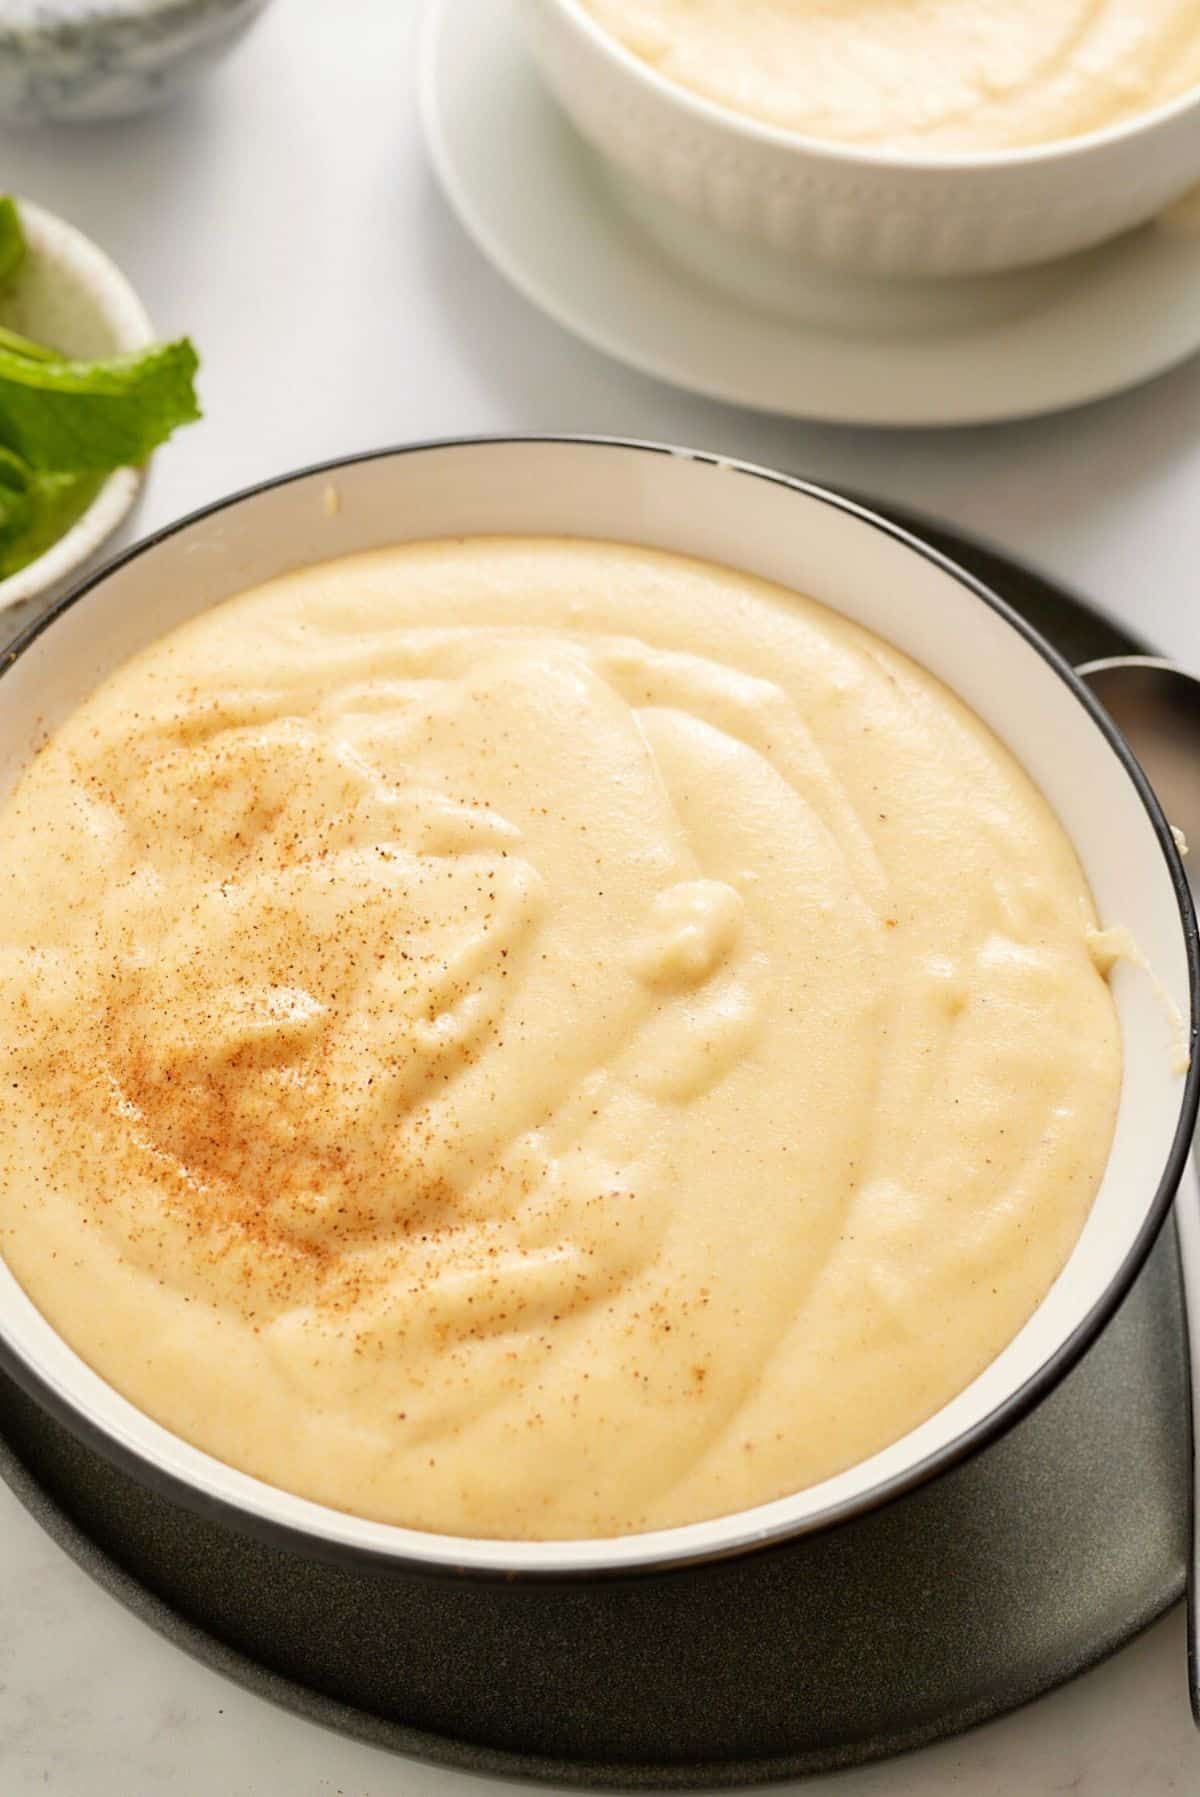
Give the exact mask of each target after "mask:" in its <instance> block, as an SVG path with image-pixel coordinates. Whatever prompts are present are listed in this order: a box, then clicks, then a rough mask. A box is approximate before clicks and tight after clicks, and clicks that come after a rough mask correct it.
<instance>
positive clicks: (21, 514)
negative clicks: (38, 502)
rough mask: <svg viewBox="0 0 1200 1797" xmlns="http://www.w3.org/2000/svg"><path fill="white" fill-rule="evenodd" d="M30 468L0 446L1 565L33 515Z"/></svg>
mask: <svg viewBox="0 0 1200 1797" xmlns="http://www.w3.org/2000/svg"><path fill="white" fill-rule="evenodd" d="M32 482H33V471H32V469H31V468H30V467H29V465H28V464H27V463H26V462H23V461H22V460H21V458H20V456H15V455H13V454H12V453H11V451H9V450H7V449H0V565H2V564H3V562H4V560H5V559H6V552H7V550H8V548H9V546H10V544H11V543H12V542H13V541H14V540H15V539H16V538H18V537H20V536H21V534H22V533H23V532H24V531H25V530H26V529H27V528H28V526H29V524H30V522H31V521H32V516H33V506H32V502H31V500H30V497H29V489H30V486H31V484H32Z"/></svg>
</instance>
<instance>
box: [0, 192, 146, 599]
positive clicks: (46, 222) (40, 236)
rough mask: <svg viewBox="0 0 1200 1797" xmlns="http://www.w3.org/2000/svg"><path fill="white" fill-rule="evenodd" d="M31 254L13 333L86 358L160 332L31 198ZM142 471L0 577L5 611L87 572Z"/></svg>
mask: <svg viewBox="0 0 1200 1797" xmlns="http://www.w3.org/2000/svg"><path fill="white" fill-rule="evenodd" d="M20 208H21V222H22V224H23V226H24V229H25V238H26V242H27V245H28V257H27V261H26V264H25V266H24V267H23V268H22V269H21V271H20V273H19V275H18V277H17V280H16V283H15V287H14V292H13V294H12V296H11V298H10V296H9V295H8V294H7V293H6V295H5V308H4V312H5V319H6V322H8V323H9V324H10V325H11V327H12V328H13V329H14V330H18V331H20V332H22V334H23V335H24V336H27V337H33V338H34V339H35V340H37V341H39V342H43V343H50V344H53V345H54V347H55V348H56V349H61V350H64V351H65V352H66V353H67V354H68V355H71V356H78V357H80V358H82V359H85V360H87V359H90V358H92V357H100V356H113V355H123V354H126V353H128V352H130V351H133V350H139V349H143V348H145V346H146V345H147V344H148V343H150V342H152V341H153V338H154V330H153V327H152V325H151V323H150V319H149V317H148V316H147V313H146V308H145V307H144V306H143V305H142V302H141V300H140V299H139V298H138V296H137V294H136V293H135V292H134V291H133V288H132V287H131V286H130V285H129V282H128V281H127V280H126V279H125V276H124V275H123V274H122V273H121V271H120V269H119V268H118V267H117V266H116V264H115V263H114V262H112V261H110V260H109V258H108V257H107V256H106V255H105V254H104V252H103V250H101V249H99V248H98V247H97V245H96V244H94V243H93V242H92V241H91V239H90V238H88V237H85V236H84V235H83V233H82V232H81V231H77V230H76V229H75V227H74V225H69V224H67V223H66V222H65V220H63V219H61V218H56V217H55V216H54V214H53V213H50V212H45V211H43V209H42V208H41V207H40V206H35V205H34V204H33V203H32V202H31V201H29V200H22V201H21V202H20ZM141 481H142V476H141V473H140V471H139V470H137V469H135V468H118V469H116V470H115V471H114V472H113V473H112V474H110V475H109V476H108V478H107V480H106V481H105V482H104V484H103V486H102V487H101V488H100V490H99V492H98V493H97V494H96V497H95V498H94V499H93V501H92V503H91V505H90V506H88V508H87V510H86V511H85V512H83V513H82V514H81V515H80V516H79V517H78V518H77V519H76V520H75V522H74V524H73V525H72V526H71V528H70V530H68V531H65V532H64V534H63V535H62V536H61V537H59V539H58V541H57V542H56V543H52V544H51V546H50V548H49V549H47V551H46V553H45V554H44V555H40V556H38V558H37V560H36V561H32V562H30V563H29V565H28V566H27V567H24V568H19V569H18V570H17V572H16V573H15V574H12V575H10V576H9V578H8V579H7V580H0V611H4V610H6V609H7V608H8V607H9V606H12V605H19V604H20V603H21V601H22V600H26V599H32V598H34V597H36V596H37V595H39V594H50V593H52V592H53V591H54V589H55V588H56V587H57V586H59V585H60V584H61V583H62V582H63V581H65V580H67V579H68V578H69V576H70V575H72V574H74V573H76V572H77V571H78V570H79V569H80V568H82V567H83V565H84V563H85V562H86V561H87V559H88V557H89V556H91V555H94V554H95V552H96V550H97V549H99V547H100V545H101V544H102V543H103V542H105V541H106V540H107V539H108V538H109V537H110V536H111V535H112V533H113V531H115V530H116V528H117V526H118V525H119V524H120V523H121V521H122V520H123V519H124V518H125V517H126V516H127V514H128V513H129V511H130V509H131V507H132V506H133V503H134V501H135V500H136V498H137V495H138V489H139V487H140V486H141Z"/></svg>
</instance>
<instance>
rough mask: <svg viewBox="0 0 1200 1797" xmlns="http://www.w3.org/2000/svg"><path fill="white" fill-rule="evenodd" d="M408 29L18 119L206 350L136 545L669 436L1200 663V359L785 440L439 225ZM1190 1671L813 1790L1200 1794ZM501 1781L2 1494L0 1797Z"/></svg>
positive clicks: (448, 1793)
mask: <svg viewBox="0 0 1200 1797" xmlns="http://www.w3.org/2000/svg"><path fill="white" fill-rule="evenodd" d="M502 3H503V0H497V4H502ZM415 11H416V0H337V3H336V4H332V3H331V0H276V3H275V5H274V6H273V8H272V9H271V10H270V11H269V13H268V16H267V18H266V19H265V21H264V22H263V24H262V25H261V26H260V27H259V28H258V30H257V31H256V33H255V34H254V36H253V37H252V38H251V39H250V41H249V42H248V43H247V45H246V46H245V47H244V49H242V50H241V51H240V52H239V53H238V54H237V55H236V56H235V57H234V58H233V59H232V60H231V61H230V62H229V63H228V64H227V65H225V66H224V67H223V68H222V69H221V70H220V71H219V72H218V73H217V75H216V76H215V77H214V78H213V79H212V80H211V81H210V82H209V83H208V84H207V85H206V86H205V87H204V88H203V89H202V90H201V91H199V92H198V93H197V94H196V95H195V96H193V97H191V98H189V99H188V100H186V101H184V102H181V103H179V104H178V105H177V106H176V107H175V108H174V110H172V111H171V112H169V113H167V114H165V115H163V116H162V117H158V118H152V119H147V120H141V121H132V122H130V123H127V124H120V125H116V126H111V127H103V128H101V127H93V128H88V129H79V128H77V129H74V130H66V129H63V130H60V131H57V132H54V133H50V132H45V133H28V132H26V133H22V134H20V135H18V134H16V133H11V134H7V133H4V132H2V131H0V191H2V190H6V189H8V188H13V189H15V190H16V191H18V192H22V193H25V194H27V195H28V196H29V197H30V198H32V199H36V200H39V201H41V202H42V203H43V204H44V205H46V206H48V207H50V208H51V209H52V210H54V211H57V212H61V213H62V214H64V215H65V216H66V217H68V218H70V219H72V220H73V221H74V222H76V223H78V224H79V225H81V226H82V227H83V229H84V230H86V231H87V232H89V234H91V235H93V236H94V237H96V238H97V239H98V240H99V241H100V243H101V244H103V245H104V246H105V248H107V249H108V250H109V251H110V252H111V253H112V254H113V256H114V257H115V258H116V260H117V261H118V262H119V263H120V264H121V265H122V266H123V267H124V268H125V269H126V271H127V272H128V273H129V274H130V276H131V277H132V279H133V281H134V283H135V285H137V286H138V287H139V289H140V291H141V292H142V294H143V296H144V298H145V300H146V302H147V304H148V305H149V308H150V310H151V313H152V315H153V316H154V318H155V321H156V323H157V325H158V327H159V328H160V330H161V331H162V333H163V334H173V333H175V332H178V331H183V330H187V331H189V332H191V334H192V335H193V336H194V337H195V339H196V342H197V344H198V345H199V348H200V350H201V354H202V357H203V364H204V366H203V382H202V391H203V400H204V405H205V411H206V418H205V421H204V423H203V424H201V425H199V426H197V427H194V428H193V429H192V430H190V431H188V432H187V433H186V434H185V435H183V436H181V437H180V438H179V440H178V441H177V443H175V444H173V445H172V446H171V447H170V448H169V449H167V450H166V451H165V452H164V453H163V454H162V455H161V456H160V457H159V459H158V462H157V464H156V466H155V469H154V473H153V477H152V480H151V484H150V490H149V494H148V497H147V500H146V504H145V506H144V508H143V510H142V512H141V514H140V518H139V520H138V527H139V529H140V528H145V529H149V528H151V527H153V526H156V525H158V524H160V523H163V522H164V521H166V520H167V519H169V518H171V517H173V516H175V515H177V514H178V513H180V512H182V511H185V510H187V509H189V508H190V507H192V506H195V505H197V504H199V503H201V502H202V501H205V500H208V499H212V498H215V497H216V496H218V495H219V494H222V493H225V492H228V491H229V490H230V489H232V488H235V487H239V486H242V485H244V484H246V483H247V482H250V481H253V480H256V479H258V478H260V477H263V476H267V475H271V474H275V473H277V472H279V471H280V470H283V469H286V468H289V467H293V466H296V465H298V464H300V463H304V462H307V461H311V460H315V459H318V458H320V457H323V456H328V455H336V454H339V453H343V452H348V451H353V450H359V449H366V448H372V447H376V446H379V445H381V444H386V443H394V442H399V441H402V440H405V439H411V438H417V437H423V436H443V435H449V434H454V433H456V432H475V431H504V430H579V431H600V432H612V433H617V434H627V435H633V436H648V437H663V438H671V439H674V440H677V441H680V442H688V443H692V444H696V445H701V446H704V447H707V448H713V449H718V450H721V451H723V452H725V453H728V454H735V455H742V456H746V457H749V458H751V459H753V460H757V461H763V462H769V463H772V464H775V465H777V466H780V467H786V468H790V469H793V470H796V471H798V472H802V473H805V474H809V475H813V476H816V477H818V478H820V479H822V480H826V481H829V482H831V483H833V484H837V483H838V482H845V483H852V484H854V485H855V486H858V487H861V488H865V489H868V490H873V491H874V492H876V493H878V494H880V495H881V496H886V497H889V498H891V499H894V500H897V501H901V502H905V503H908V504H911V505H914V506H918V507H920V508H923V509H926V510H928V511H933V512H938V513H941V514H942V515H943V516H945V517H946V518H948V519H951V520H952V521H954V522H955V523H957V524H959V525H961V526H963V527H966V528H968V529H970V530H973V531H975V532H976V533H978V534H981V535H984V536H987V537H991V538H993V539H995V540H996V541H997V542H998V543H1000V544H1001V545H1002V546H1004V547H1005V548H1007V549H1009V550H1011V551H1014V552H1016V553H1018V554H1019V555H1021V556H1023V557H1025V558H1026V559H1027V560H1029V561H1031V562H1033V563H1035V564H1037V565H1039V566H1041V567H1042V568H1044V569H1047V570H1049V571H1050V572H1052V573H1054V574H1056V575H1057V576H1059V577H1060V578H1061V579H1062V580H1064V581H1065V582H1067V583H1068V584H1070V585H1072V586H1075V587H1076V588H1078V589H1080V590H1081V591H1083V592H1084V593H1086V594H1087V595H1088V596H1089V597H1091V598H1092V599H1093V600H1094V601H1096V602H1098V603H1099V604H1101V605H1103V606H1105V607H1107V608H1108V609H1110V610H1112V611H1113V612H1115V613H1118V614H1120V615H1121V616H1123V617H1126V618H1128V619H1129V620H1130V621H1131V622H1135V623H1136V624H1137V626H1138V627H1139V628H1140V629H1141V630H1142V631H1143V632H1144V633H1145V634H1147V635H1148V636H1149V637H1151V638H1152V639H1154V640H1155V641H1156V642H1157V643H1158V644H1159V645H1161V646H1162V647H1163V648H1164V649H1165V650H1166V651H1168V652H1170V653H1172V654H1174V655H1175V656H1177V657H1178V658H1180V659H1181V660H1183V661H1185V662H1188V663H1191V664H1192V665H1193V666H1195V667H1197V668H1198V669H1200V609H1198V606H1197V589H1198V587H1200V581H1198V578H1197V570H1198V568H1200V363H1196V364H1193V365H1191V366H1189V367H1187V368H1185V369H1183V370H1181V371H1180V372H1178V373H1176V374H1173V375H1169V376H1167V377H1165V378H1164V379H1162V380H1159V381H1157V382H1155V383H1154V384H1153V385H1151V386H1149V387H1146V388H1143V389H1142V390H1141V391H1140V392H1138V393H1136V394H1133V395H1130V396H1128V397H1126V398H1124V399H1119V400H1113V401H1109V402H1106V403H1104V404H1101V405H1098V406H1094V407H1092V408H1090V409H1088V410H1085V411H1082V412H1078V413H1074V414H1071V415H1069V416H1065V417H1061V418H1057V419H1049V420H1046V421H1044V422H1041V423H1036V424H1022V425H1018V426H1009V427H1003V428H991V429H987V430H982V431H975V432H965V431H959V432H952V433H932V434H920V435H916V434H914V435H904V434H894V433H892V434H889V433H881V432H862V431H847V430H841V429H818V428H813V427H811V426H806V425H803V424H791V423H788V422H786V421H780V420H766V419H762V418H759V417H756V416H754V415H752V414H749V413H740V412H738V411H735V410H732V409H730V408H727V407H723V406H718V405H715V404H711V403H709V402H706V401H702V400H697V399H692V398H689V397H688V396H686V395H684V394H680V393H677V392H675V391H673V390H671V389H669V388H666V387H662V386H659V385H657V384H655V383H654V382H652V381H649V380H647V379H644V378H642V377H640V376H637V375H634V374H630V373H628V372H626V371H625V370H623V369H621V368H619V367H617V366H616V365H614V364H613V363H610V362H608V361H606V360H605V359H604V358H603V357H601V356H599V355H597V354H596V353H594V352H592V351H590V350H588V349H585V348H583V347H581V346H580V345H578V344H576V343H575V342H573V341H572V340H571V339H570V338H568V337H567V336H565V335H564V334H563V333H562V332H561V331H559V330H558V329H557V328H556V327H555V326H553V325H551V324H549V323H547V322H546V321H544V320H543V319H542V318H541V317H539V316H538V315H537V314H536V313H535V312H533V311H532V310H531V309H530V308H529V307H528V306H527V305H526V304H525V303H524V302H523V301H522V300H520V299H518V298H517V297H516V296H515V295H513V294H512V293H510V292H509V290H508V289H507V288H506V287H505V286H504V284H503V283H502V282H501V281H500V280H499V278H498V277H496V276H495V275H493V274H492V272H491V271H490V269H489V268H488V267H487V266H486V265H485V264H484V263H483V262H482V260H481V259H480V257H479V256H478V255H477V254H476V252H475V251H474V250H473V249H472V248H471V246H470V245H469V244H468V243H467V242H466V240H465V239H464V238H463V236H462V234H461V233H460V232H459V230H458V228H457V226H456V225H455V224H454V223H453V222H452V220H451V219H450V218H449V217H448V216H447V213H446V210H445V208H444V206H443V204H442V202H441V199H440V196H439V194H438V192H437V191H436V189H435V187H434V184H433V181H432V178H431V176H430V174H429V172H428V169H427V166H426V163H425V159H424V155H423V151H422V146H421V142H420V135H419V130H418V122H417V112H416V104H415V96H414V81H415V55H414V29H413V28H414V13H415ZM498 153H502V148H501V149H499V150H498ZM1123 325H1124V328H1125V329H1128V330H1137V329H1138V320H1137V319H1136V318H1132V317H1131V318H1127V319H1125V320H1124V321H1123ZM1181 1426H1182V1420H1181ZM1183 1667H1184V1641H1183V1624H1182V1616H1181V1614H1180V1613H1178V1612H1176V1614H1174V1615H1173V1616H1171V1617H1169V1618H1168V1619H1167V1620H1166V1621H1165V1622H1164V1623H1162V1624H1160V1625H1159V1626H1158V1627H1157V1628H1155V1629H1154V1630H1152V1631H1151V1632H1150V1634H1149V1635H1148V1636H1146V1637H1145V1638H1144V1639H1143V1640H1142V1641H1140V1642H1138V1643H1137V1644H1136V1645H1135V1646H1133V1647H1131V1648H1129V1649H1127V1650H1126V1651H1125V1652H1124V1653H1122V1654H1121V1655H1120V1656H1119V1657H1118V1658H1117V1659H1116V1660H1115V1661H1113V1662H1111V1663H1110V1664H1108V1665H1107V1666H1105V1667H1103V1668H1101V1669H1100V1670H1099V1671H1097V1672H1094V1673H1092V1674H1090V1675H1089V1676H1088V1677H1086V1678H1084V1679H1082V1680H1080V1681H1078V1682H1077V1683H1076V1684H1075V1685H1073V1686H1071V1687H1070V1688H1068V1689H1067V1690H1065V1691H1062V1692H1059V1693H1058V1694H1056V1695H1055V1696H1053V1697H1050V1698H1047V1699H1045V1700H1043V1701H1042V1702H1041V1703H1039V1704H1036V1705H1034V1706H1033V1707H1032V1708H1030V1709H1027V1710H1025V1711H1023V1712H1022V1713H1020V1714H1019V1715H1017V1716H1014V1717H1011V1718H1009V1719H1007V1720H1006V1721H1004V1722H1001V1723H998V1724H995V1725H993V1726H991V1727H989V1728H986V1729H983V1730H981V1731H978V1732H977V1733H975V1734H973V1735H971V1736H968V1737H965V1738H964V1739H962V1740H959V1741H956V1742H951V1743H948V1744H946V1745H944V1746H942V1747H938V1748H935V1749H932V1750H930V1751H928V1752H925V1753H922V1754H919V1755H916V1756H914V1757H911V1758H909V1759H907V1760H903V1761H898V1762H894V1763H892V1764H891V1765H887V1766H880V1767H876V1768H872V1769H870V1770H868V1771H865V1772H859V1773H849V1774H841V1775H839V1776H838V1777H837V1778H835V1779H831V1780H828V1781H818V1782H815V1783H810V1784H808V1785H806V1786H805V1787H803V1789H804V1792H805V1797H810V1794H811V1797H884V1794H886V1797H918V1793H919V1794H920V1797H951V1793H956V1794H958V1793H966V1794H968V1797H1013V1794H1015V1793H1018V1792H1021V1793H1028V1794H1029V1797H1043V1794H1045V1797H1049V1794H1050V1793H1056V1792H1072V1793H1077V1794H1078V1797H1167V1793H1174V1792H1179V1793H1181V1794H1182V1793H1189V1794H1194V1793H1195V1792H1196V1791H1198V1790H1200V1742H1198V1741H1197V1738H1196V1737H1195V1736H1194V1735H1193V1733H1192V1731H1191V1726H1190V1721H1189V1718H1188V1714H1187V1701H1186V1696H1185V1690H1184V1673H1183ZM482 1788H483V1787H481V1786H480V1785H479V1784H478V1783H477V1782H475V1781H472V1783H471V1784H467V1782H466V1780H465V1779H463V1778H460V1777H458V1776H456V1775H454V1774H450V1773H445V1772H438V1771H434V1770H431V1769H428V1768H425V1767H421V1766H417V1765H414V1764H410V1763H409V1762H406V1761H402V1760H397V1759H393V1758H391V1757H389V1756H388V1755H386V1754H383V1753H380V1752H378V1751H376V1750H373V1749H369V1748H365V1747H361V1746H359V1745H357V1744H355V1743H353V1742H349V1741H345V1740H342V1739H341V1738H339V1737H337V1736H334V1735H331V1734H327V1733H325V1732H324V1731H322V1730H320V1729H317V1728H314V1727H312V1726H310V1725H309V1724H307V1723H304V1722H301V1721H298V1720H297V1719H296V1718H294V1717H292V1716H289V1715H285V1714H283V1713H281V1712H279V1711H276V1710H274V1709H273V1708H271V1707H269V1706H268V1705H266V1704H264V1703H262V1702H261V1701H259V1700H258V1699H256V1698H252V1697H249V1696H247V1695H246V1694H244V1693H243V1692H241V1691H240V1690H238V1689H236V1688H235V1687H233V1686H232V1685H229V1684H227V1683H225V1681H224V1680H222V1679H220V1678H218V1677H216V1676H215V1675H214V1674H212V1673H210V1672H208V1671H207V1670H205V1669H204V1668H202V1667H200V1666H198V1665H195V1664H193V1663H192V1662H191V1661H190V1660H189V1659H187V1658H186V1657H185V1656H184V1655H183V1654H181V1653H180V1652H178V1651H177V1650H176V1649H175V1648H173V1647H170V1646H168V1645H167V1644H166V1643H165V1642H163V1641H161V1640H159V1638H158V1637H157V1636H156V1635H154V1634H152V1633H151V1632H150V1631H149V1630H147V1629H146V1628H145V1627H144V1626H143V1625H142V1624H141V1623H139V1622H137V1621H135V1620H134V1619H133V1618H132V1617H130V1616H128V1615H126V1613H125V1612H124V1611H123V1610H122V1609H120V1608H119V1607H118V1606H117V1605H116V1604H115V1603H114V1602H113V1601H112V1600H111V1599H110V1598H108V1597H106V1596H105V1595H104V1594H103V1593H101V1592H100V1591H98V1590H97V1589H95V1588H94V1587H93V1586H92V1585H91V1583H90V1582H89V1581H88V1579H87V1578H86V1577H85V1576H84V1575H83V1574H82V1573H81V1572H79V1571H77V1569H76V1568H75V1567H74V1566H73V1565H72V1564H70V1563H69V1562H68V1561H67V1560H66V1559H65V1558H64V1556H63V1555H62V1554H61V1553H60V1551H59V1550H58V1549H57V1548H56V1547H54V1546H53V1545H52V1544H51V1543H50V1542H49V1541H47V1540H46V1539H45V1538H44V1537H43V1536H42V1534H41V1532H40V1530H39V1529H38V1528H37V1527H36V1525H35V1524H34V1523H33V1522H31V1521H30V1519H29V1518H28V1517H27V1516H26V1514H25V1513H24V1512H23V1511H22V1510H21V1509H20V1507H19V1506H18V1505H17V1503H16V1502H15V1500H14V1499H13V1498H12V1497H11V1496H10V1495H9V1493H8V1492H7V1490H5V1489H3V1488H0V1793H2V1794H3V1797H26V1793H30V1792H39V1793H40V1792H44V1791H46V1790H50V1791H52V1792H53V1793H55V1797H118V1794H119V1797H127V1794H128V1797H142V1794H143V1793H159V1792H162V1793H167V1794H169V1797H336V1794H339V1793H340V1794H342V1797H391V1794H393V1793H397V1792H403V1793H424V1794H428V1797H459V1793H460V1792H461V1793H462V1797H471V1794H472V1793H473V1792H475V1791H478V1790H480V1789H482Z"/></svg>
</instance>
